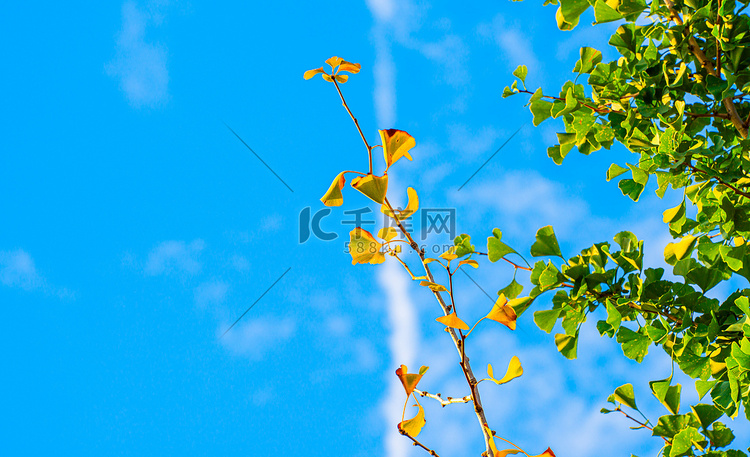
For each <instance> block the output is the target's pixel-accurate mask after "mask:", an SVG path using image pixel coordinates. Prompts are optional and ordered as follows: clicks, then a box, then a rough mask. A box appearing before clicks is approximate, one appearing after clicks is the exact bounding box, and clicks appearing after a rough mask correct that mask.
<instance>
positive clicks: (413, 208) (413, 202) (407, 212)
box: [398, 187, 419, 219]
mask: <svg viewBox="0 0 750 457" xmlns="http://www.w3.org/2000/svg"><path fill="white" fill-rule="evenodd" d="M406 194H407V195H408V196H409V199H408V200H407V203H406V208H404V209H403V210H402V211H401V212H400V213H399V215H398V217H399V218H401V219H406V218H407V217H409V216H411V215H412V214H414V213H416V212H417V210H418V209H419V197H417V191H416V190H414V188H412V187H409V188H407V189H406Z"/></svg>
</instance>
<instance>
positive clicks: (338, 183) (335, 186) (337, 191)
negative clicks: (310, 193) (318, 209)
mask: <svg viewBox="0 0 750 457" xmlns="http://www.w3.org/2000/svg"><path fill="white" fill-rule="evenodd" d="M344 173H345V172H343V171H342V172H341V173H339V174H338V175H337V176H336V179H334V180H333V182H332V183H331V187H329V188H328V192H326V194H325V195H323V198H321V199H320V201H322V202H323V204H324V205H326V206H341V205H342V204H343V203H344V196H343V195H342V194H341V189H342V188H343V187H344V184H346V178H344Z"/></svg>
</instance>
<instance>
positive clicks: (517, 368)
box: [487, 356, 523, 385]
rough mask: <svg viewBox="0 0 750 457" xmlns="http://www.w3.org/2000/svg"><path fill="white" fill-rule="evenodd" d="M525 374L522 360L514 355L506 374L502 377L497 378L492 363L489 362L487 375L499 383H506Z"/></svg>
mask: <svg viewBox="0 0 750 457" xmlns="http://www.w3.org/2000/svg"><path fill="white" fill-rule="evenodd" d="M522 374H523V367H522V366H521V360H520V359H519V358H518V357H516V356H513V357H512V358H511V359H510V363H509V364H508V369H507V370H506V371H505V376H503V377H502V379H495V375H494V373H493V370H492V365H490V364H487V375H488V376H489V377H490V379H491V380H492V382H494V383H495V384H497V385H500V384H505V383H506V382H510V381H512V380H514V379H516V378H517V377H519V376H521V375H522Z"/></svg>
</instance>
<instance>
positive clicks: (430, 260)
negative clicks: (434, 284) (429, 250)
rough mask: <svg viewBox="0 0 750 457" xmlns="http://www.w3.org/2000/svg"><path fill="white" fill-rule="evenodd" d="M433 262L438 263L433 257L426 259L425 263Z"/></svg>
mask: <svg viewBox="0 0 750 457" xmlns="http://www.w3.org/2000/svg"><path fill="white" fill-rule="evenodd" d="M431 262H437V259H435V258H432V257H425V259H424V263H431Z"/></svg>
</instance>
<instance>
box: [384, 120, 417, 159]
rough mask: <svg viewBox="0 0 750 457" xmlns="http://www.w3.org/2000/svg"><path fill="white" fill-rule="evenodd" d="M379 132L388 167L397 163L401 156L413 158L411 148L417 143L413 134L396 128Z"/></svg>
mask: <svg viewBox="0 0 750 457" xmlns="http://www.w3.org/2000/svg"><path fill="white" fill-rule="evenodd" d="M379 132H380V139H381V141H382V145H383V156H384V157H385V166H386V169H388V168H389V167H390V166H391V165H393V164H394V163H396V161H398V159H400V158H401V157H406V158H407V159H409V160H411V156H410V155H409V150H410V149H411V148H413V147H414V146H416V144H417V143H416V141H415V140H414V138H412V136H411V135H409V134H408V133H406V132H404V131H403V130H396V129H388V130H379Z"/></svg>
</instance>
